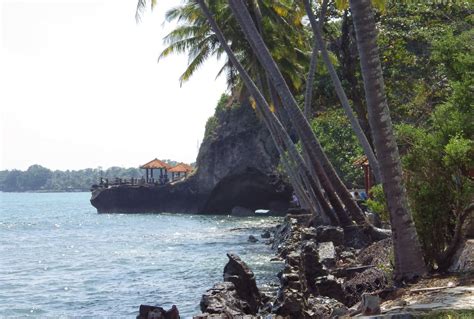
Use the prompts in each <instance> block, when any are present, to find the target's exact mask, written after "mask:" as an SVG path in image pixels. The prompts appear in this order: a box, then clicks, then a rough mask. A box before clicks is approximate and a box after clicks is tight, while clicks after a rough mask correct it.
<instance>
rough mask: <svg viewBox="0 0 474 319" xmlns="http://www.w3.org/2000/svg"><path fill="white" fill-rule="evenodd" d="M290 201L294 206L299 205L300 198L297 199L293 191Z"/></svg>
mask: <svg viewBox="0 0 474 319" xmlns="http://www.w3.org/2000/svg"><path fill="white" fill-rule="evenodd" d="M291 203H292V204H293V206H295V207H300V200H299V199H298V196H296V194H295V193H293V195H292V196H291Z"/></svg>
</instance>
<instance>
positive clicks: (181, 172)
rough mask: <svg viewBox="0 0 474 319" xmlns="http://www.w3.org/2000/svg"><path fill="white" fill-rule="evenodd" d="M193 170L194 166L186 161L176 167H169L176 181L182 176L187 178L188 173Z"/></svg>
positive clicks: (172, 177) (173, 179)
mask: <svg viewBox="0 0 474 319" xmlns="http://www.w3.org/2000/svg"><path fill="white" fill-rule="evenodd" d="M192 171H193V167H192V166H190V165H188V164H184V163H180V164H178V165H176V166H175V167H173V168H170V169H169V172H170V173H171V180H172V181H175V180H177V179H180V178H186V177H187V176H188V174H189V173H191V172H192Z"/></svg>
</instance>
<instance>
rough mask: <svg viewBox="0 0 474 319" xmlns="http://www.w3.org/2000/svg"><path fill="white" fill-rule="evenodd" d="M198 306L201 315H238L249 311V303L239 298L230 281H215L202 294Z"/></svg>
mask: <svg viewBox="0 0 474 319" xmlns="http://www.w3.org/2000/svg"><path fill="white" fill-rule="evenodd" d="M200 307H201V311H202V312H203V315H206V314H217V315H224V314H225V315H229V316H239V315H244V314H246V313H249V312H250V307H249V305H248V304H247V303H246V302H245V301H243V300H242V299H240V297H239V295H238V294H237V291H236V289H235V285H234V284H233V283H231V282H222V283H217V284H215V285H214V286H213V287H212V288H211V289H209V290H208V291H206V292H205V293H204V294H203V295H202V298H201V303H200Z"/></svg>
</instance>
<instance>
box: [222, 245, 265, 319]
mask: <svg viewBox="0 0 474 319" xmlns="http://www.w3.org/2000/svg"><path fill="white" fill-rule="evenodd" d="M227 257H228V258H229V262H228V263H227V265H225V267H224V281H226V282H231V283H233V284H234V286H235V290H236V292H237V295H238V297H239V298H240V299H241V300H243V301H245V303H247V304H248V306H249V307H248V310H247V311H246V312H245V313H246V314H256V313H257V312H258V309H259V307H260V306H261V305H262V296H261V294H260V292H259V290H258V288H257V283H256V281H255V275H254V274H253V272H252V270H251V269H250V268H249V267H248V266H247V264H246V263H245V262H244V261H242V260H241V259H240V257H239V256H237V255H235V254H227Z"/></svg>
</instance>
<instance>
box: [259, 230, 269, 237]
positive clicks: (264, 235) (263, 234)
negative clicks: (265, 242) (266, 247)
mask: <svg viewBox="0 0 474 319" xmlns="http://www.w3.org/2000/svg"><path fill="white" fill-rule="evenodd" d="M260 236H261V237H262V238H270V236H271V234H270V232H269V231H268V230H266V231H264V232H263V233H262V234H261V235H260Z"/></svg>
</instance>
